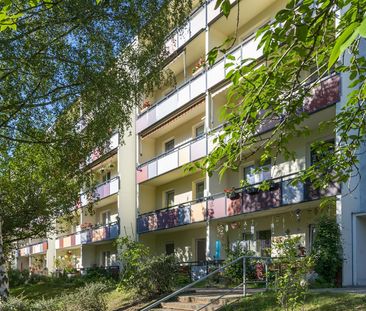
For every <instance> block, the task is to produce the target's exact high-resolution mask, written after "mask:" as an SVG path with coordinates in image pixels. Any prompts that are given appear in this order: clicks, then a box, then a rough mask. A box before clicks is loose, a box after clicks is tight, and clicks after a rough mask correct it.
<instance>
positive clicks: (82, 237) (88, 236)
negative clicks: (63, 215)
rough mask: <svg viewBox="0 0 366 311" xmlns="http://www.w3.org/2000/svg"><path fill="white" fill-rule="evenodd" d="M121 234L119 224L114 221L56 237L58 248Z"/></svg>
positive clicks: (107, 238) (111, 237)
mask: <svg viewBox="0 0 366 311" xmlns="http://www.w3.org/2000/svg"><path fill="white" fill-rule="evenodd" d="M118 236H119V225H118V224H117V223H112V224H109V225H106V226H101V227H98V228H90V229H86V230H83V231H80V232H76V233H73V234H70V235H67V236H64V237H60V238H58V239H56V249H61V248H67V247H73V246H78V245H81V244H89V243H93V242H99V241H106V240H110V239H115V238H117V237H118Z"/></svg>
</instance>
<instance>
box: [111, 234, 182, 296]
mask: <svg viewBox="0 0 366 311" xmlns="http://www.w3.org/2000/svg"><path fill="white" fill-rule="evenodd" d="M117 244H118V246H119V248H120V249H121V254H120V255H119V259H120V261H121V262H122V264H123V271H122V279H121V283H120V286H121V287H123V288H125V289H127V290H132V291H134V292H135V293H136V294H138V295H139V296H140V297H145V298H150V297H155V296H158V295H161V294H164V293H167V292H170V291H171V290H172V289H173V287H174V285H175V282H176V280H175V277H176V275H177V273H178V266H177V263H176V259H175V257H174V256H166V255H160V256H152V255H151V254H150V252H149V249H148V248H147V247H146V246H145V245H144V244H142V243H139V242H135V241H133V240H131V239H129V238H128V237H123V238H120V239H119V240H118V242H117Z"/></svg>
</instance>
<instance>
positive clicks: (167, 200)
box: [165, 190, 175, 207]
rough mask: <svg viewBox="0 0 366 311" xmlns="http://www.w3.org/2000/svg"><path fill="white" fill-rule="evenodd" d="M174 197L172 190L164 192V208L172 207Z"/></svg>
mask: <svg viewBox="0 0 366 311" xmlns="http://www.w3.org/2000/svg"><path fill="white" fill-rule="evenodd" d="M174 195H175V192H174V190H169V191H167V192H165V206H166V207H169V206H173V205H174Z"/></svg>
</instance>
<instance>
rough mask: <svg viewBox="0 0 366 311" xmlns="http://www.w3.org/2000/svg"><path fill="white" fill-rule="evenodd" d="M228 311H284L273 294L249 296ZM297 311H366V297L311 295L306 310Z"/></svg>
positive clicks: (330, 294)
mask: <svg viewBox="0 0 366 311" xmlns="http://www.w3.org/2000/svg"><path fill="white" fill-rule="evenodd" d="M224 310H226V311H234V310H235V311H236V310H245V311H283V308H281V307H280V306H279V305H278V303H277V301H276V296H275V294H274V293H273V292H265V293H258V294H254V295H252V296H249V297H247V298H245V299H243V300H242V301H240V302H238V303H235V304H232V305H230V306H227V307H226V308H225V309H224ZM295 310H299V311H300V310H306V311H349V310H366V295H357V294H349V293H328V292H323V293H310V294H309V295H308V296H307V298H306V301H305V306H304V309H303V308H302V307H299V308H297V309H295Z"/></svg>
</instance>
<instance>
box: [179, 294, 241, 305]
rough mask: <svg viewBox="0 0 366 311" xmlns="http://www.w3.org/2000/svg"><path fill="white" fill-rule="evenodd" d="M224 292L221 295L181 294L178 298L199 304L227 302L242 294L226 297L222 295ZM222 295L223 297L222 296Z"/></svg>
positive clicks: (238, 297) (180, 300) (181, 300)
mask: <svg viewBox="0 0 366 311" xmlns="http://www.w3.org/2000/svg"><path fill="white" fill-rule="evenodd" d="M222 295H223V294H222V293H221V294H219V295H181V296H179V297H178V298H177V300H178V301H179V302H185V303H198V304H207V303H212V304H215V305H216V304H225V303H228V302H231V301H234V300H237V299H240V298H241V297H242V295H235V294H232V295H229V294H228V295H225V296H224V297H221V296H222ZM220 297H221V298H220Z"/></svg>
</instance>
